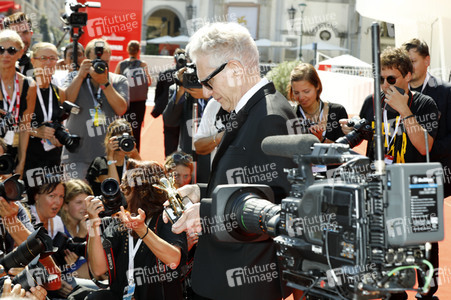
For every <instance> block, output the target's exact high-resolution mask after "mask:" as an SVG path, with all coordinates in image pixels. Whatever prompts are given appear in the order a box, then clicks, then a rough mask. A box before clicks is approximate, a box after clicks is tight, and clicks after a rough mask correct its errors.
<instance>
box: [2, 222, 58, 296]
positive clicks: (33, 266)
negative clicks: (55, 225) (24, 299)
mask: <svg viewBox="0 0 451 300" xmlns="http://www.w3.org/2000/svg"><path fill="white" fill-rule="evenodd" d="M56 250H57V249H56V248H54V247H53V243H52V239H51V238H50V236H49V235H48V233H47V230H46V229H45V228H44V227H42V226H41V227H39V229H37V230H35V231H34V232H33V233H32V234H31V235H30V236H29V237H28V238H27V240H26V241H25V242H23V243H22V244H20V245H19V247H17V248H16V249H15V250H14V251H12V252H10V253H8V254H6V255H4V253H1V258H0V264H1V265H2V266H3V267H4V268H5V272H8V271H9V270H10V269H11V268H19V267H27V268H26V269H25V270H23V271H22V272H20V273H19V274H18V275H16V276H15V277H14V278H12V279H11V281H12V283H13V284H20V285H21V286H22V288H23V289H25V290H26V291H29V290H30V288H32V287H35V286H38V285H44V284H46V283H47V282H49V281H52V280H54V279H56V278H57V277H56V275H49V274H48V272H47V270H46V269H45V267H44V266H43V265H42V264H41V263H39V262H38V261H37V259H38V256H40V257H41V258H43V257H46V256H49V255H51V254H52V253H54V252H55V251H56ZM0 252H1V251H0ZM7 278H9V276H4V277H2V278H0V289H2V288H3V282H4V281H5V279H7ZM0 292H1V291H0Z"/></svg>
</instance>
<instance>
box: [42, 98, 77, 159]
mask: <svg viewBox="0 0 451 300" xmlns="http://www.w3.org/2000/svg"><path fill="white" fill-rule="evenodd" d="M79 112H80V106H78V105H76V104H74V103H72V102H69V101H64V103H63V105H61V106H60V114H59V116H58V121H57V122H44V123H42V124H43V125H44V126H47V127H51V128H53V129H55V134H54V135H55V137H56V139H57V140H58V141H59V142H60V143H61V144H62V145H63V146H65V147H66V149H67V150H68V151H69V152H75V151H76V150H77V148H78V146H79V145H80V137H79V136H78V135H76V134H70V133H69V132H67V130H66V127H64V125H63V124H62V122H63V121H64V120H66V119H67V118H68V117H69V116H70V114H71V113H73V114H78V113H79Z"/></svg>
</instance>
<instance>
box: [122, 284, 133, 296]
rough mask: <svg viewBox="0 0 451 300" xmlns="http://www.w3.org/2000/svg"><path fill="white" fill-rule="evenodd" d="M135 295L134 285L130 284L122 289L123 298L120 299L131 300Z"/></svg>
mask: <svg viewBox="0 0 451 300" xmlns="http://www.w3.org/2000/svg"><path fill="white" fill-rule="evenodd" d="M134 293H135V283H134V282H133V283H130V284H129V285H127V286H126V287H125V288H124V296H123V297H122V299H123V300H132V299H134V298H133V294H134Z"/></svg>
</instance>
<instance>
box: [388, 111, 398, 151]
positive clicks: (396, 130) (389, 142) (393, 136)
mask: <svg viewBox="0 0 451 300" xmlns="http://www.w3.org/2000/svg"><path fill="white" fill-rule="evenodd" d="M400 122H401V117H399V118H398V120H396V126H395V131H394V132H393V135H392V137H391V140H390V141H388V135H389V133H390V125H389V124H388V118H387V110H386V109H385V106H384V128H385V141H386V142H387V151H388V150H389V149H390V145H391V143H392V142H393V140H394V138H395V136H396V134H397V133H398V129H399V123H400Z"/></svg>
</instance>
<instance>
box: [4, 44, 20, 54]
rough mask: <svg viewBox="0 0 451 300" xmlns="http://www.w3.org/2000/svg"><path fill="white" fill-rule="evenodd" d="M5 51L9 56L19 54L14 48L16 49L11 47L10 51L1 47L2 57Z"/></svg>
mask: <svg viewBox="0 0 451 300" xmlns="http://www.w3.org/2000/svg"><path fill="white" fill-rule="evenodd" d="M5 50H6V52H8V54H9V55H14V54H16V53H17V52H19V50H17V49H16V48H14V47H9V48H8V49H6V48H5V47H3V46H0V55H3V54H5Z"/></svg>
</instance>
